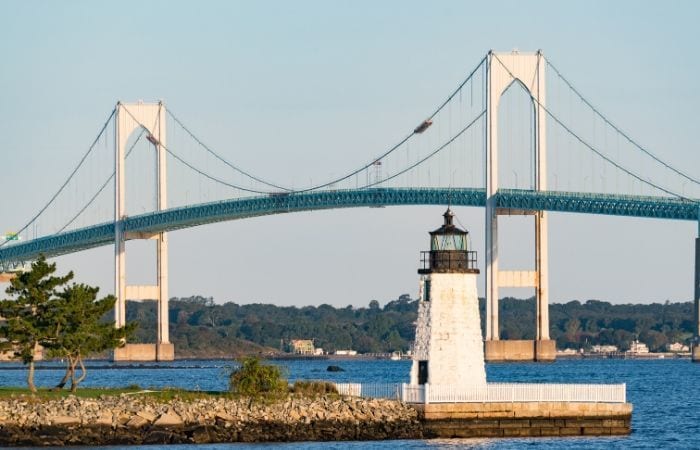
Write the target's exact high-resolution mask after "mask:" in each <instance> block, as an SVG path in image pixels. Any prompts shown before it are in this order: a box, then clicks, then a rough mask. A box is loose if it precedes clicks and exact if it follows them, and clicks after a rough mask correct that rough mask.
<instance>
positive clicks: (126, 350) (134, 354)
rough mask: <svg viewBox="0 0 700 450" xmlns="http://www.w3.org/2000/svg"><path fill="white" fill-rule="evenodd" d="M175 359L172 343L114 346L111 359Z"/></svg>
mask: <svg viewBox="0 0 700 450" xmlns="http://www.w3.org/2000/svg"><path fill="white" fill-rule="evenodd" d="M174 359H175V346H174V345H173V344H126V345H124V346H123V347H119V348H115V349H114V352H113V353H112V360H113V361H172V360H174Z"/></svg>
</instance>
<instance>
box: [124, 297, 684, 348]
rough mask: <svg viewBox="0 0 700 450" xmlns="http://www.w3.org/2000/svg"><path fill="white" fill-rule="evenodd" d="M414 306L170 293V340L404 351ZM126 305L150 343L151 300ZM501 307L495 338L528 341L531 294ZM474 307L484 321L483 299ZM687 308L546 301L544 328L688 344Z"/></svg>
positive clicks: (569, 336) (565, 343) (575, 341)
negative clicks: (293, 342)
mask: <svg viewBox="0 0 700 450" xmlns="http://www.w3.org/2000/svg"><path fill="white" fill-rule="evenodd" d="M417 304H418V303H417V301H416V300H413V299H411V298H410V297H409V296H408V295H401V296H400V297H399V298H398V299H396V300H392V301H390V302H388V303H387V304H386V305H385V306H384V307H381V306H380V304H379V302H377V301H376V300H372V301H371V302H370V303H369V305H368V306H367V307H361V308H357V307H353V306H347V307H345V308H335V307H333V306H330V305H325V304H324V305H320V306H304V307H295V306H275V305H268V304H249V305H238V304H235V303H224V304H216V303H214V301H213V300H212V299H211V298H204V297H200V296H194V297H189V298H173V299H171V300H170V339H171V341H172V342H173V343H174V344H175V347H176V349H177V350H176V351H177V354H178V355H179V356H189V357H225V356H240V355H242V354H249V353H261V352H262V353H266V352H272V351H279V350H280V344H281V341H282V340H290V339H314V344H315V346H316V347H322V348H323V349H324V350H326V351H334V350H337V349H353V350H357V351H358V352H360V353H377V352H391V351H406V350H408V349H409V348H410V345H411V342H412V341H413V338H414V333H415V329H414V322H415V321H416V317H417ZM127 305H128V308H127V320H136V321H138V322H139V324H140V326H139V328H138V329H137V331H136V335H135V342H153V341H154V339H155V319H156V311H155V304H154V303H153V302H148V303H133V302H129V303H128V304H127ZM500 305H501V306H500V318H501V337H502V338H503V339H533V338H534V334H535V329H534V323H535V301H534V299H527V300H520V299H514V298H505V299H502V300H501V303H500ZM479 306H480V309H481V317H482V320H483V317H484V306H485V304H484V301H483V299H481V300H480V302H479ZM692 312H693V305H692V303H690V302H687V303H669V302H666V303H663V304H661V303H653V304H647V305H640V304H624V305H614V304H611V303H608V302H603V301H598V300H588V301H586V302H585V303H581V302H579V301H571V302H568V303H564V304H552V305H550V334H551V337H552V339H556V341H557V347H558V348H562V349H563V348H575V349H579V348H584V349H585V348H590V347H591V346H592V345H596V344H612V345H617V346H618V347H619V348H620V350H625V349H627V348H629V346H630V343H631V342H632V341H633V340H634V339H638V340H639V341H641V342H644V343H646V344H647V345H648V346H649V348H650V350H652V351H655V350H663V349H664V346H665V345H666V344H667V343H673V342H682V343H686V344H687V343H689V341H690V339H691V338H692ZM483 327H484V324H483V323H482V329H483Z"/></svg>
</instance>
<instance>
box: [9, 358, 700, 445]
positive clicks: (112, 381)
mask: <svg viewBox="0 0 700 450" xmlns="http://www.w3.org/2000/svg"><path fill="white" fill-rule="evenodd" d="M277 364H279V365H281V366H283V367H285V369H286V370H287V373H288V376H289V378H290V380H294V379H298V378H305V379H310V378H311V379H327V380H333V381H356V382H392V383H393V382H406V381H407V379H408V370H409V366H410V362H409V361H349V360H324V361H279V362H277ZM330 364H333V365H338V366H341V367H342V368H343V369H345V372H327V371H326V367H327V366H328V365H330ZM229 365H230V364H228V363H226V362H222V361H176V362H173V363H144V364H136V365H135V364H112V363H109V362H91V363H90V364H89V368H88V377H87V379H86V380H85V382H84V383H83V385H85V386H128V385H131V384H138V385H139V386H141V387H144V388H147V387H156V388H159V387H165V386H172V387H181V388H186V389H201V390H224V389H226V384H227V383H226V372H227V370H228V369H227V367H228V366H229ZM40 367H41V370H38V371H37V377H36V378H37V384H38V385H40V386H50V385H52V384H55V383H56V381H57V380H58V379H59V378H60V377H61V374H62V370H61V369H60V368H59V367H58V366H55V365H51V364H44V365H43V366H40ZM16 368H18V367H17V366H11V365H7V364H3V365H0V385H2V386H18V385H23V383H24V377H25V371H24V370H16ZM487 373H488V379H489V381H520V382H565V383H627V398H628V401H630V402H631V403H632V404H633V405H634V413H633V421H632V427H633V431H632V435H631V436H629V437H623V438H585V439H584V438H566V439H549V438H546V439H498V440H495V439H480V440H466V439H464V440H462V439H460V440H425V441H422V440H414V441H381V442H341V443H332V442H319V443H290V444H258V445H250V444H226V445H222V444H216V445H192V446H169V447H167V448H168V449H173V450H174V449H180V448H182V449H188V450H189V449H193V448H197V449H200V448H201V449H219V448H232V449H248V448H255V449H258V448H284V449H302V448H311V449H319V450H320V449H365V448H366V449H389V448H407V449H426V448H429V449H442V448H445V449H457V448H477V449H520V448H544V449H564V448H565V449H570V448H586V449H607V448H658V449H666V448H682V449H700V364H693V363H691V362H690V361H689V360H676V359H662V360H647V361H642V360H587V361H582V360H560V361H557V362H555V363H552V364H535V363H517V364H516V363H510V364H489V365H487ZM131 448H138V447H131ZM143 448H144V449H154V448H158V447H153V446H148V447H143Z"/></svg>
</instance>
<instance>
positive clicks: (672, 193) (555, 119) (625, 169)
mask: <svg viewBox="0 0 700 450" xmlns="http://www.w3.org/2000/svg"><path fill="white" fill-rule="evenodd" d="M494 58H495V59H496V60H497V61H498V62H499V64H501V66H503V68H504V69H505V70H506V72H508V75H510V77H511V78H513V79H514V80H515V79H517V78H516V77H515V75H513V73H512V72H511V71H510V70H509V69H508V67H507V66H506V65H505V64H504V63H503V61H501V59H500V58H499V57H498V55H495V54H494ZM530 98H531V99H532V101H533V102H535V103H536V104H537V105H538V106H540V107H541V108H542V109H543V110H544V111H545V112H546V113H547V115H548V116H549V117H551V118H552V119H553V120H554V121H555V122H556V123H557V124H559V126H561V127H562V128H563V129H564V130H566V131H567V132H568V133H569V134H570V135H571V136H573V137H574V138H575V139H576V140H577V141H579V142H580V143H581V144H583V145H584V146H585V147H587V148H588V149H589V150H591V151H592V152H594V153H595V154H596V155H598V156H599V157H600V158H602V159H604V160H605V161H607V162H608V163H610V164H612V165H613V166H615V167H617V168H618V169H620V170H622V171H623V172H625V173H626V174H628V175H630V176H631V177H633V178H635V179H636V180H638V181H640V182H641V183H644V184H647V185H649V186H651V187H653V188H655V189H658V190H660V191H662V192H665V193H666V194H669V195H672V196H674V197H678V198H680V199H682V200H686V201H691V202H695V200H692V199H689V198H687V197H684V196H683V195H681V194H678V193H677V192H673V191H671V190H669V189H666V188H664V187H662V186H660V185H658V184H656V183H654V182H653V181H651V180H647V179H646V178H644V177H642V176H640V175H638V174H636V173H635V172H632V171H631V170H629V169H627V168H625V167H624V166H622V165H621V164H620V163H618V162H616V161H614V160H613V159H611V158H610V157H608V156H606V155H604V154H603V153H601V152H600V151H599V150H597V149H596V148H595V147H594V146H593V145H591V144H589V143H588V142H587V141H586V140H585V139H583V138H582V137H581V136H579V135H578V134H577V133H575V132H574V131H573V130H572V129H571V128H570V127H568V126H567V125H566V124H564V123H563V122H562V121H561V120H560V119H559V118H558V117H557V116H555V115H554V114H553V113H552V112H551V111H550V110H549V109H548V108H547V107H545V106H544V105H542V104H541V103H540V102H539V101H538V100H537V99H536V98H535V97H534V96H533V95H532V94H530Z"/></svg>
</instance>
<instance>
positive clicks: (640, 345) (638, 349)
mask: <svg viewBox="0 0 700 450" xmlns="http://www.w3.org/2000/svg"><path fill="white" fill-rule="evenodd" d="M627 353H637V354H639V353H649V347H647V344H645V343H644V342H639V341H637V340H634V341H632V343H631V344H630V349H629V350H627Z"/></svg>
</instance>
